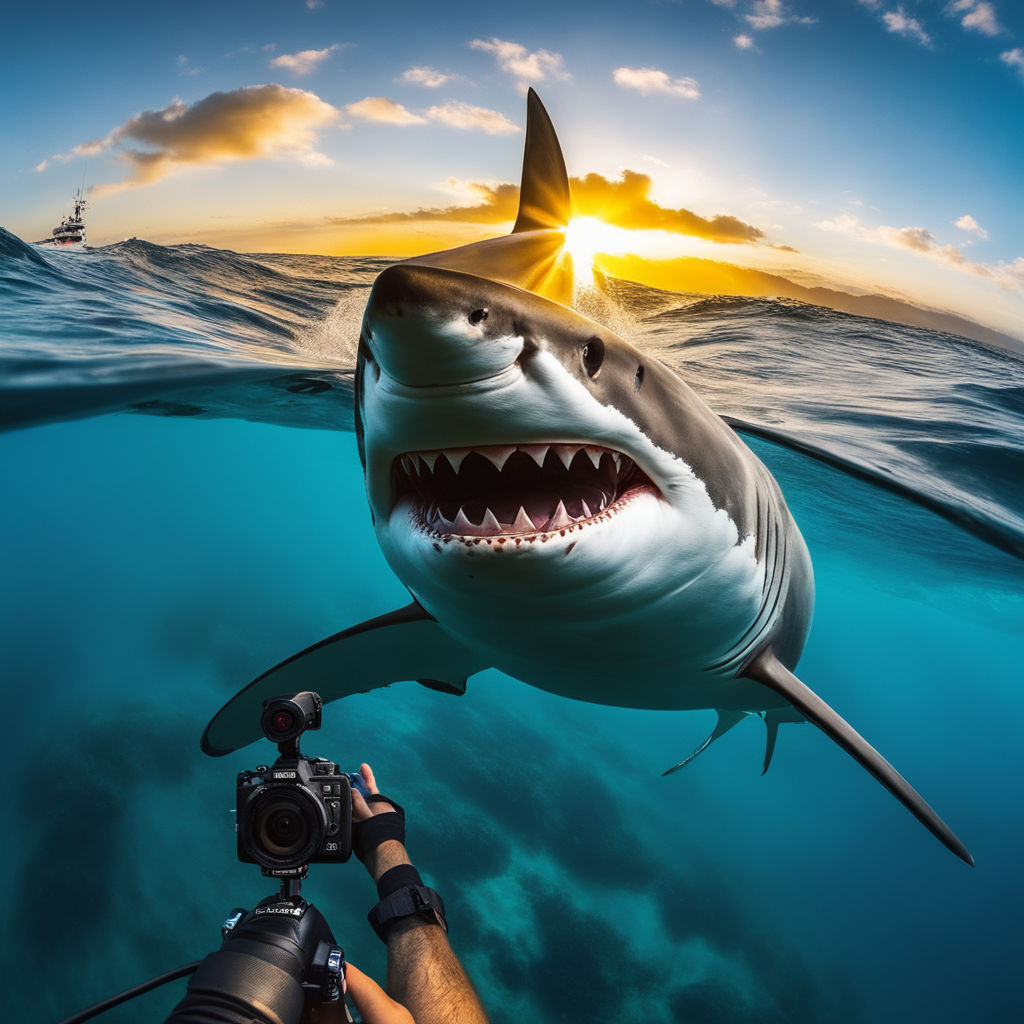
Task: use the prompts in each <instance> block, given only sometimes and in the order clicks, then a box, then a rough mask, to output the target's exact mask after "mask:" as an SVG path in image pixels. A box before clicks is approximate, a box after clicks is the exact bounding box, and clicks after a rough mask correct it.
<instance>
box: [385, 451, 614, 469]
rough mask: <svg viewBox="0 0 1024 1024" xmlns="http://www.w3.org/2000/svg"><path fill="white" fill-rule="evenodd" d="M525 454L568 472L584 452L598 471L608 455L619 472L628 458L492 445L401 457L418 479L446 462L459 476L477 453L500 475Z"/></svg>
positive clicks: (403, 464) (612, 453)
mask: <svg viewBox="0 0 1024 1024" xmlns="http://www.w3.org/2000/svg"><path fill="white" fill-rule="evenodd" d="M516 452H523V454H525V455H529V456H530V458H531V459H533V461H534V462H535V463H536V464H537V466H538V467H539V468H541V469H543V468H544V462H545V460H546V459H547V457H548V454H549V453H550V454H552V455H554V456H555V458H557V459H558V460H559V461H560V462H561V463H562V465H563V466H564V467H565V468H566V470H568V469H569V468H570V466H571V465H572V461H573V459H574V458H575V457H576V456H577V455H578V454H579V453H580V452H584V453H585V454H586V456H587V458H588V459H589V460H590V462H591V463H592V465H593V467H594V469H600V468H601V460H602V459H603V458H604V457H605V456H607V457H608V458H609V459H610V460H611V462H612V465H614V466H615V468H616V470H619V469H621V467H622V465H623V462H624V461H626V462H628V461H629V460H628V458H627V457H626V456H624V455H622V454H621V452H616V451H613V450H612V449H610V448H599V447H597V446H596V445H591V444H492V445H484V446H482V447H480V448H444V449H441V450H439V451H427V452H410V453H408V454H406V455H402V456H400V457H399V460H398V461H399V464H400V465H401V467H402V469H404V470H405V471H406V472H407V473H409V474H410V475H413V476H416V475H420V474H422V473H424V472H426V473H434V472H436V470H437V460H438V459H444V460H445V461H446V462H447V463H448V464H449V465H450V466H451V467H452V469H454V470H455V472H456V473H459V472H460V471H461V469H462V464H463V462H464V461H465V460H466V456H467V455H469V454H471V453H475V454H477V455H480V456H482V457H483V458H485V459H487V460H488V462H490V463H491V465H493V466H494V468H495V469H497V470H498V471H499V472H501V470H503V469H504V468H505V464H506V463H507V462H508V460H509V459H510V458H511V457H512V456H513V455H514V454H515V453H516Z"/></svg>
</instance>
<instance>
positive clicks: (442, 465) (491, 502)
mask: <svg viewBox="0 0 1024 1024" xmlns="http://www.w3.org/2000/svg"><path fill="white" fill-rule="evenodd" d="M394 467H395V475H394V481H395V489H396V498H401V497H402V496H403V495H404V496H407V497H409V498H410V499H411V500H412V502H413V505H414V506H415V507H416V508H417V509H418V516H419V519H420V521H421V522H422V523H423V525H424V526H425V527H426V528H427V529H428V530H429V531H432V532H434V533H435V535H437V536H442V537H454V538H462V539H464V540H466V541H467V542H472V543H478V542H479V541H480V540H487V541H488V543H490V542H491V541H494V540H496V541H497V542H498V543H503V542H504V541H505V540H506V539H507V540H515V542H516V543H519V542H520V541H521V540H524V539H528V538H537V537H539V538H541V539H544V538H546V537H549V536H551V535H553V534H558V533H560V534H562V535H565V534H566V533H568V532H570V531H573V530H577V529H580V528H581V527H582V525H583V524H585V523H589V522H596V521H598V520H599V519H603V518H605V516H606V514H607V513H608V511H612V512H614V511H615V510H614V509H612V508H611V506H613V505H615V504H616V503H617V502H619V501H620V499H622V498H623V497H624V496H625V495H626V494H627V493H630V492H631V491H633V490H635V489H636V488H638V487H644V488H647V489H650V490H653V491H655V492H657V488H655V487H654V485H653V484H652V483H651V481H650V479H649V478H648V477H647V476H645V475H644V473H643V472H642V471H641V470H640V469H639V467H637V466H636V464H635V463H634V462H633V460H632V459H630V458H629V457H628V456H627V455H624V454H622V453H621V452H616V451H613V450H611V449H609V448H602V447H600V446H599V445H595V444H584V443H577V444H567V443H560V442H556V443H547V444H545V443H533V442H531V443H524V444H504V445H483V446H480V447H476V448H445V449H438V450H431V451H421V452H407V453H406V454H404V455H400V456H399V457H398V458H397V459H396V460H395V463H394Z"/></svg>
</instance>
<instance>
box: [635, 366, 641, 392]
mask: <svg viewBox="0 0 1024 1024" xmlns="http://www.w3.org/2000/svg"><path fill="white" fill-rule="evenodd" d="M643 385H644V368H643V366H642V365H641V366H638V367H637V368H636V377H635V378H634V379H633V390H634V391H639V390H640V389H641V388H642V387H643Z"/></svg>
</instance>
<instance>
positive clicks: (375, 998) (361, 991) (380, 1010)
mask: <svg viewBox="0 0 1024 1024" xmlns="http://www.w3.org/2000/svg"><path fill="white" fill-rule="evenodd" d="M345 982H346V986H347V991H348V995H349V996H350V997H351V999H352V1002H353V1003H354V1004H355V1008H356V1009H357V1010H358V1011H359V1016H360V1017H361V1018H362V1021H363V1024H415V1022H414V1021H413V1018H412V1014H411V1013H410V1012H409V1011H408V1010H407V1009H406V1008H405V1007H404V1006H403V1005H402V1004H401V1003H396V1002H395V1001H394V999H392V998H391V996H389V995H388V994H387V992H385V991H384V990H383V989H382V988H381V987H380V985H378V984H377V982H375V981H374V980H373V978H371V977H370V976H369V975H368V974H363V972H362V971H361V970H359V968H358V967H355V966H354V965H353V964H347V965H346V967H345ZM347 1021H348V1018H347V1016H346V1014H345V1007H344V1004H343V1003H342V1002H341V1000H338V1001H337V1002H335V1003H311V1004H310V1005H309V1006H308V1007H307V1009H306V1012H305V1013H304V1014H303V1016H302V1024H347Z"/></svg>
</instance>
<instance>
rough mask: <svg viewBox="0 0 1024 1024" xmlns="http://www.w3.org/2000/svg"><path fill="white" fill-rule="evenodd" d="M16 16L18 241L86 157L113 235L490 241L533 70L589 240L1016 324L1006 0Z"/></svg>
mask: <svg viewBox="0 0 1024 1024" xmlns="http://www.w3.org/2000/svg"><path fill="white" fill-rule="evenodd" d="M3 37H4V41H5V44H6V45H5V47H4V65H3V70H2V72H0V75H2V82H3V97H4V118H3V121H4V126H5V131H4V145H3V147H0V187H2V193H0V194H2V200H0V224H2V225H3V226H4V227H5V228H7V229H8V230H10V231H13V232H14V233H15V234H17V235H19V236H20V237H22V238H24V239H26V240H28V241H33V240H36V239H41V238H44V237H46V236H48V235H49V232H50V229H51V228H52V227H53V226H54V225H55V224H56V223H57V221H58V220H59V215H60V214H61V213H63V212H66V211H67V210H68V208H69V202H68V200H69V198H70V196H71V194H72V193H73V192H74V190H75V189H76V188H77V187H78V186H79V185H80V184H81V183H82V181H83V178H84V181H85V183H86V186H87V187H88V188H89V189H90V190H91V192H90V200H91V208H90V211H89V217H88V230H89V239H90V242H91V243H92V244H94V245H99V244H105V243H107V242H113V241H119V240H120V239H122V238H125V237H128V236H137V237H140V238H147V239H150V240H152V241H155V242H160V243H163V244H170V243H176V242H187V241H198V242H204V243H207V244H209V245H216V246H223V247H227V248H233V249H237V250H241V251H276V252H281V251H285V252H320V253H336V254H346V255H396V256H404V255H412V254H415V253H418V252H426V251H431V250H435V249H438V248H443V247H445V246H448V245H452V244H458V243H459V242H461V241H465V240H470V239H476V238H481V237H486V236H488V235H492V234H500V233H503V232H504V231H506V230H508V227H509V226H510V224H511V221H512V219H513V218H514V212H515V202H516V197H515V189H516V186H517V185H518V177H519V168H520V163H521V159H522V143H523V129H524V127H525V99H524V97H525V92H526V89H527V88H528V87H529V86H531V85H532V86H533V87H534V88H536V89H537V91H538V92H539V94H540V96H541V98H542V99H543V101H544V103H545V105H546V106H547V108H548V110H549V112H550V114H551V116H552V119H553V121H554V123H555V127H556V129H557V131H558V134H559V137H560V139H561V142H562V146H563V149H564V151H565V156H566V163H567V166H568V169H569V173H570V175H571V176H572V177H573V179H574V181H573V186H574V196H575V199H576V202H577V207H578V211H579V212H580V213H586V214H589V215H590V216H594V217H601V218H603V219H604V220H610V221H612V222H613V223H614V225H615V230H610V229H602V233H601V234H599V235H598V236H596V238H595V239H594V242H593V244H594V245H596V246H597V247H598V248H600V249H602V250H605V251H608V252H610V253H612V254H616V255H619V256H622V255H623V254H626V253H633V254H636V255H638V256H641V257H643V258H644V259H645V260H649V261H650V260H658V261H662V260H671V259H675V258H678V257H683V256H700V257H704V258H707V259H713V260H721V261H726V262H729V263H735V264H740V265H743V266H749V267H756V268H761V269H767V270H770V271H772V272H775V273H781V274H784V275H785V276H788V277H791V278H793V279H795V280H799V281H801V282H803V283H807V282H811V283H820V284H829V285H831V286H837V287H843V288H847V289H851V290H860V289H863V290H884V291H886V292H887V293H891V294H896V295H900V296H904V297H908V298H910V299H912V300H913V301H915V302H918V303H921V304H925V305H931V306H936V307H939V308H942V309H949V310H953V311H955V312H958V313H961V314H963V315H967V316H970V317H972V318H974V319H976V320H979V321H980V322H982V323H984V324H987V325H990V326H993V327H996V328H999V329H1001V330H1003V331H1007V332H1009V333H1012V334H1015V335H1017V336H1018V337H1020V336H1024V200H1022V186H1021V181H1022V180H1024V5H1021V4H1020V3H1018V2H1016V0H1014V2H1012V3H1011V2H1010V0H993V2H982V0H938V2H933V0H918V2H915V0H905V2H903V3H895V2H890V0H829V2H825V0H756V2H752V0H635V2H633V3H628V4H626V3H622V2H621V0H616V2H606V0H593V2H589V3H586V4H573V3H563V4H557V3H552V2H551V0H545V2H543V3H538V2H534V0H514V2H511V3H508V4H499V3H494V2H486V0H475V2H471V3H462V2H437V3H425V2H423V0H418V2H415V3H407V2H405V0H389V2H387V3H362V4H357V3H354V2H351V0H273V2H269V0H246V2H234V0H207V2H205V3H201V4H200V3H195V2H191V0H185V2H181V3H178V4H175V5H170V4H149V5H146V4H138V3H110V2H102V0H99V2H93V3H91V4H88V5H82V4H62V3H40V4H19V5H18V7H17V8H16V9H13V10H12V9H11V8H10V7H8V9H7V10H6V11H5V14H4V17H3ZM652 266H654V264H652ZM662 266H663V265H662ZM676 287H678V288H679V289H680V290H685V289H686V282H685V280H679V281H678V283H677V284H676Z"/></svg>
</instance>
